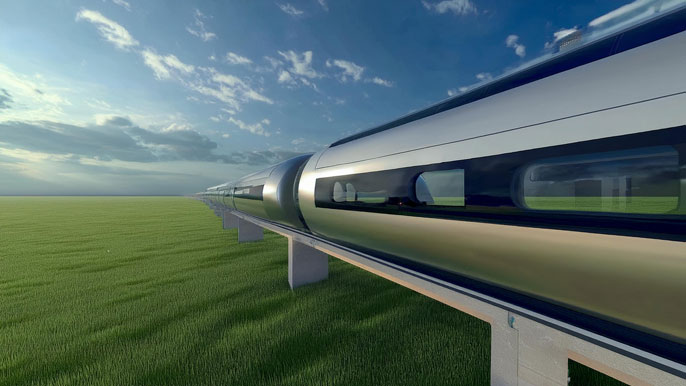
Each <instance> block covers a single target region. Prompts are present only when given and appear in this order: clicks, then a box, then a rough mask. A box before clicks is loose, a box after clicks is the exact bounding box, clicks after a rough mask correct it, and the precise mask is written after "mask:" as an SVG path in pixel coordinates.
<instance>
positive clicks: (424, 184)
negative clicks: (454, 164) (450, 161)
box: [415, 169, 464, 206]
mask: <svg viewBox="0 0 686 386" xmlns="http://www.w3.org/2000/svg"><path fill="white" fill-rule="evenodd" d="M415 194H416V195H417V200H418V201H420V202H421V203H424V204H426V205H436V206H464V169H452V170H439V171H434V172H424V173H422V174H420V175H419V177H417V181H416V182H415Z"/></svg>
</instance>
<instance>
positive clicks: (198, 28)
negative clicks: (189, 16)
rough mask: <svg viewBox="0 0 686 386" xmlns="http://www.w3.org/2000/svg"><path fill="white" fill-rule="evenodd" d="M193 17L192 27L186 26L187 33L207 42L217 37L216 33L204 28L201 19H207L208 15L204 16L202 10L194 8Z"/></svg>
mask: <svg viewBox="0 0 686 386" xmlns="http://www.w3.org/2000/svg"><path fill="white" fill-rule="evenodd" d="M193 19H194V20H193V25H194V28H191V26H188V27H186V31H188V33H190V34H191V35H194V36H197V37H199V38H200V39H202V40H203V41H205V42H208V41H210V40H212V39H214V38H216V37H217V34H215V33H214V32H209V31H207V29H206V28H205V22H204V21H203V20H207V19H208V17H207V16H205V14H203V13H202V12H200V10H199V9H196V10H195V14H194V15H193Z"/></svg>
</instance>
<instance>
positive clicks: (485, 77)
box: [476, 72, 493, 82]
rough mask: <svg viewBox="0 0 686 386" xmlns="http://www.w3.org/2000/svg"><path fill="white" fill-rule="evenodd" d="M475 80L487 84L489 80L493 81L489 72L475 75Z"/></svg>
mask: <svg viewBox="0 0 686 386" xmlns="http://www.w3.org/2000/svg"><path fill="white" fill-rule="evenodd" d="M476 79H478V80H479V81H481V82H488V81H489V80H492V79H493V75H491V73H490V72H480V73H478V74H476Z"/></svg>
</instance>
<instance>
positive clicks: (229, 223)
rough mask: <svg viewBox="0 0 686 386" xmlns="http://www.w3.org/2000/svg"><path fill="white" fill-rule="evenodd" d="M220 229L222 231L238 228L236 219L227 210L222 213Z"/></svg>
mask: <svg viewBox="0 0 686 386" xmlns="http://www.w3.org/2000/svg"><path fill="white" fill-rule="evenodd" d="M222 227H223V228H224V229H234V228H238V217H236V216H234V215H233V213H231V211H229V210H224V211H223V212H222Z"/></svg>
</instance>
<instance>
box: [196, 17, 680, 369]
mask: <svg viewBox="0 0 686 386" xmlns="http://www.w3.org/2000/svg"><path fill="white" fill-rule="evenodd" d="M685 29H686V9H685V8H683V7H682V8H679V9H677V10H675V11H673V12H669V13H667V14H665V15H662V16H660V17H658V18H654V19H651V20H648V21H646V22H644V23H642V24H640V25H637V26H633V27H631V28H630V29H626V30H621V31H618V32H616V33H614V34H612V35H609V36H607V37H605V38H602V39H600V40H596V41H595V42H592V43H590V44H587V45H581V46H579V47H576V48H572V49H569V50H568V51H567V52H565V53H562V54H558V55H555V56H552V57H551V58H549V59H548V60H545V61H542V62H540V63H538V64H535V65H533V66H530V67H527V68H525V69H523V70H521V71H518V72H514V73H512V74H510V75H508V76H504V77H502V78H500V79H496V80H495V81H493V82H491V83H488V84H485V85H483V86H481V87H479V88H476V89H473V90H472V91H470V92H467V93H465V94H462V95H460V96H457V97H454V98H451V99H449V100H446V101H444V102H441V103H440V104H438V105H435V106H432V107H431V108H429V109H426V110H423V111H420V112H417V113H414V114H412V115H409V116H406V117H403V118H401V119H399V120H397V121H393V122H390V123H388V124H386V125H382V126H380V127H377V128H375V129H372V130H369V131H367V132H363V133H361V134H358V135H355V136H352V137H349V138H346V139H343V140H341V141H338V142H336V143H334V144H332V145H331V146H329V147H328V148H326V149H324V150H322V151H320V152H318V153H315V154H314V155H311V156H310V155H305V156H301V157H298V158H295V159H292V160H289V161H286V162H284V163H282V164H279V165H276V166H274V167H271V168H269V169H266V170H264V171H261V172H258V173H255V174H252V175H249V176H246V177H244V178H242V179H240V180H238V181H235V182H232V183H230V184H227V185H226V186H224V187H222V186H220V187H219V188H217V187H214V188H212V189H214V190H210V189H208V191H206V192H205V193H204V194H205V195H207V196H208V197H220V196H221V197H223V194H224V193H222V194H220V195H216V192H217V191H221V190H222V189H224V190H225V191H226V193H225V194H226V195H227V197H229V200H228V201H224V205H227V207H231V208H235V209H236V210H238V211H242V212H245V213H248V214H250V215H253V216H257V217H260V218H263V219H266V220H270V221H274V222H278V223H280V224H283V225H287V226H290V227H293V228H298V229H301V230H305V231H307V232H310V233H312V234H315V235H317V236H319V237H323V238H326V239H328V240H331V241H333V242H336V243H338V244H340V245H342V246H346V247H348V248H352V249H355V250H358V251H361V252H364V253H367V254H370V255H373V256H376V257H380V258H383V259H386V260H388V261H391V262H393V263H396V264H399V265H403V266H406V267H410V268H412V269H413V270H416V271H418V272H422V273H426V274H429V275H431V276H433V277H437V278H440V279H442V280H446V281H449V282H452V283H455V284H458V285H460V286H463V287H466V288H470V289H473V290H476V291H478V292H480V293H483V294H486V295H488V296H492V297H495V298H497V299H501V300H504V301H507V302H509V303H511V304H516V305H519V306H522V307H525V308H527V309H529V310H532V311H535V312H538V313H540V314H543V315H547V316H549V317H552V318H555V319H558V320H562V321H565V322H568V323H570V324H572V325H575V326H578V327H580V328H584V329H586V330H588V331H591V332H594V333H597V334H600V335H602V336H607V337H609V338H612V339H614V340H617V341H620V342H623V343H626V344H629V345H631V346H633V347H637V348H640V349H642V350H645V351H647V352H649V353H653V354H656V355H659V356H663V357H666V358H668V359H671V360H674V361H676V362H678V363H684V362H685V359H684V358H685V357H686V354H685V353H686V244H685V243H684V242H685V241H686V126H685V125H686V32H684V31H685ZM228 187H230V188H228ZM210 200H212V198H210ZM213 202H217V201H216V200H215V201H213Z"/></svg>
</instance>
